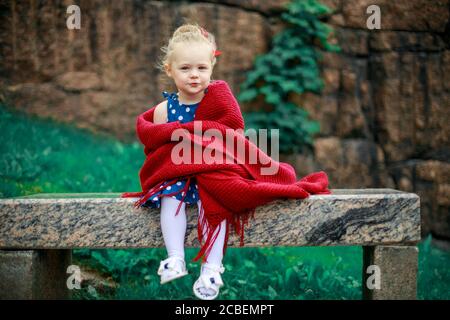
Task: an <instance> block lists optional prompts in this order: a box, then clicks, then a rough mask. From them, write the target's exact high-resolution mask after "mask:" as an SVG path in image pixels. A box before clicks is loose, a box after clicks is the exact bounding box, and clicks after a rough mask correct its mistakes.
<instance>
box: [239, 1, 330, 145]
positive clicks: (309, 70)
mask: <svg viewBox="0 0 450 320" xmlns="http://www.w3.org/2000/svg"><path fill="white" fill-rule="evenodd" d="M329 12H330V10H329V9H328V7H326V6H325V5H323V4H320V3H319V2H317V1H316V0H294V1H292V2H291V3H289V4H288V6H287V12H284V13H283V14H282V16H281V17H282V19H283V20H284V21H285V22H286V24H287V27H286V28H285V29H284V30H283V31H282V32H280V33H279V34H277V35H276V36H275V37H274V38H273V41H272V45H271V47H272V48H271V50H270V51H269V52H268V53H266V54H264V55H260V56H258V57H256V59H255V62H254V67H253V69H252V70H251V71H249V72H248V73H247V75H246V79H245V81H244V82H243V83H242V85H241V91H240V94H239V95H238V100H239V101H241V102H250V101H255V100H256V99H257V98H258V97H259V96H263V97H264V102H265V104H267V105H269V106H271V109H272V110H271V111H262V110H260V111H254V112H244V114H243V116H244V119H245V122H246V127H247V129H248V128H253V129H255V130H259V129H268V134H269V133H271V131H270V129H279V139H280V143H279V146H280V152H282V153H291V152H294V153H295V152H301V151H302V150H303V149H304V148H310V147H311V145H312V143H313V141H312V138H313V135H314V134H316V133H318V132H319V130H320V125H319V123H318V122H317V121H312V120H310V119H308V113H307V112H306V111H305V110H304V109H302V108H300V107H299V106H297V105H296V104H294V103H292V102H291V101H290V100H291V99H290V95H291V94H292V93H295V94H302V93H304V92H314V93H320V92H321V90H322V88H323V81H322V79H321V76H320V69H319V65H318V62H319V60H320V59H321V57H322V55H321V50H324V51H338V50H339V48H338V47H337V46H335V45H332V44H330V43H328V40H327V39H328V36H329V34H330V33H331V31H332V29H331V27H329V26H328V25H326V24H325V23H323V22H321V21H320V18H321V17H322V16H323V15H325V14H327V13H329ZM268 138H269V145H270V142H271V140H272V138H273V137H272V136H271V135H270V134H269V136H268Z"/></svg>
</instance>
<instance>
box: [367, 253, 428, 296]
mask: <svg viewBox="0 0 450 320" xmlns="http://www.w3.org/2000/svg"><path fill="white" fill-rule="evenodd" d="M418 252H419V250H418V248H417V247H416V246H367V247H366V246H365V247H363V270H362V273H363V276H362V279H363V282H362V287H363V299H365V300H415V299H417V269H418ZM370 266H377V267H371V268H369V267H370ZM368 271H369V272H368ZM378 271H379V275H380V277H379V280H380V282H379V284H380V287H379V289H377V288H373V284H374V282H373V281H372V280H373V279H374V278H373V277H374V275H375V272H378ZM370 277H371V279H369V278H370ZM368 280H369V281H368ZM368 282H369V284H368ZM371 284H372V288H370V287H369V286H370V285H371Z"/></svg>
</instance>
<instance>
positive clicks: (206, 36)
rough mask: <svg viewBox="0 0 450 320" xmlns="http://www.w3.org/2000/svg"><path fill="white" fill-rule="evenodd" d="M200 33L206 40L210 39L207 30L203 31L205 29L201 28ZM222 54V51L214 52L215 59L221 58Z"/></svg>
mask: <svg viewBox="0 0 450 320" xmlns="http://www.w3.org/2000/svg"><path fill="white" fill-rule="evenodd" d="M200 32H201V33H202V35H203V36H204V37H205V38H206V39H208V37H209V33H208V31H206V30H205V29H203V27H200ZM221 54H222V51H220V50H214V57H218V56H220V55H221Z"/></svg>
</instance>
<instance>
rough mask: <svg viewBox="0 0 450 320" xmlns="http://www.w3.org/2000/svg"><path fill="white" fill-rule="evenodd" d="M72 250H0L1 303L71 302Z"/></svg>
mask: <svg viewBox="0 0 450 320" xmlns="http://www.w3.org/2000/svg"><path fill="white" fill-rule="evenodd" d="M71 261H72V250H0V300H2V299H27V300H28V299H69V298H70V292H69V290H68V288H67V285H66V281H67V278H68V276H70V274H67V273H66V270H67V267H68V266H69V265H70V264H71Z"/></svg>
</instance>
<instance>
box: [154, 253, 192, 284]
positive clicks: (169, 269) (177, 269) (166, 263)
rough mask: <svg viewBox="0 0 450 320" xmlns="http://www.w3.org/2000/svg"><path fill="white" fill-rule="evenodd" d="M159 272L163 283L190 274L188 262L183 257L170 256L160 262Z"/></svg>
mask: <svg viewBox="0 0 450 320" xmlns="http://www.w3.org/2000/svg"><path fill="white" fill-rule="evenodd" d="M158 274H159V275H160V276H161V284H164V283H167V282H170V281H172V280H175V279H178V278H181V277H184V276H185V275H187V274H188V271H187V269H186V262H185V261H184V259H183V258H181V257H177V256H173V257H169V258H167V259H165V260H163V261H161V263H160V264H159V269H158Z"/></svg>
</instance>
